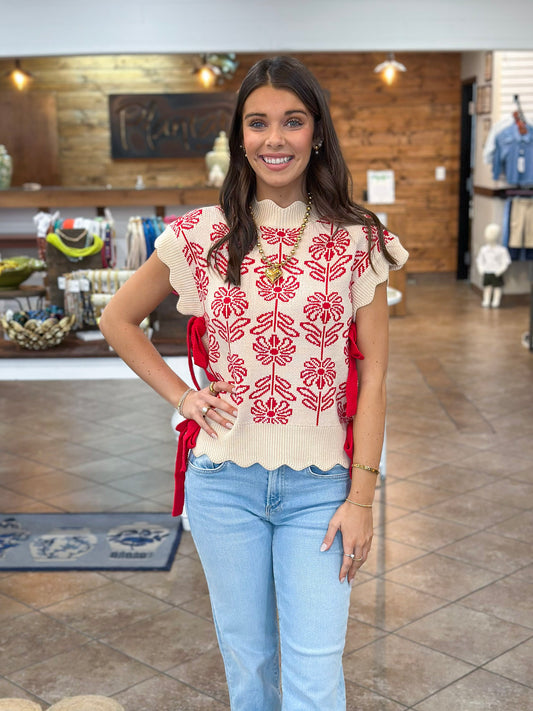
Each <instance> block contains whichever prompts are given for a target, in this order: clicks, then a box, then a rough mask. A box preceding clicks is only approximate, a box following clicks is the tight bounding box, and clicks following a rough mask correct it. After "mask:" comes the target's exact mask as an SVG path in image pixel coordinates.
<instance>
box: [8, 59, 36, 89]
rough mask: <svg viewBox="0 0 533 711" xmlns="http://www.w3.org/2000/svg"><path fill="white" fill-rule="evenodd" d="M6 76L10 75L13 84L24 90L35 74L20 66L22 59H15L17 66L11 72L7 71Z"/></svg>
mask: <svg viewBox="0 0 533 711" xmlns="http://www.w3.org/2000/svg"><path fill="white" fill-rule="evenodd" d="M6 77H9V79H11V81H12V82H13V84H14V85H15V86H16V87H17V89H18V90H19V91H24V89H25V88H26V87H27V85H28V84H29V82H30V81H31V80H32V79H33V74H30V72H27V71H26V70H25V69H22V67H21V66H20V60H19V59H15V68H14V69H12V70H11V71H10V72H7V73H6Z"/></svg>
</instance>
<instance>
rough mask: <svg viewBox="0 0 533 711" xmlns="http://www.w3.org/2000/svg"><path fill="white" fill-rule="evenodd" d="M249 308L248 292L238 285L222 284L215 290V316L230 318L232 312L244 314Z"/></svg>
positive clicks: (212, 306)
mask: <svg viewBox="0 0 533 711" xmlns="http://www.w3.org/2000/svg"><path fill="white" fill-rule="evenodd" d="M247 308H248V301H247V300H246V294H245V293H244V291H241V290H240V289H238V288H237V287H236V286H221V287H220V288H218V289H217V290H216V291H215V295H214V298H213V301H212V302H211V309H212V311H213V314H214V315H215V316H220V315H221V314H222V315H223V316H224V318H226V319H228V318H229V317H230V316H231V315H232V314H234V315H235V316H242V314H243V313H244V312H245V311H246V309H247Z"/></svg>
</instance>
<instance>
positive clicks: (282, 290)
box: [257, 274, 300, 303]
mask: <svg viewBox="0 0 533 711" xmlns="http://www.w3.org/2000/svg"><path fill="white" fill-rule="evenodd" d="M299 286H300V284H299V283H298V282H297V281H296V279H295V278H294V277H293V276H289V277H283V278H282V279H278V281H277V282H275V283H274V284H272V282H271V281H270V279H268V278H267V277H266V276H265V275H264V274H263V276H262V277H261V279H259V281H258V282H257V291H258V293H259V296H262V297H263V299H264V300H265V301H273V300H274V299H279V300H280V301H284V302H285V303H287V301H290V299H293V298H294V296H295V294H296V292H297V290H298V288H299Z"/></svg>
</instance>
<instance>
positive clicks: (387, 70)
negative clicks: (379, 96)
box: [374, 52, 407, 86]
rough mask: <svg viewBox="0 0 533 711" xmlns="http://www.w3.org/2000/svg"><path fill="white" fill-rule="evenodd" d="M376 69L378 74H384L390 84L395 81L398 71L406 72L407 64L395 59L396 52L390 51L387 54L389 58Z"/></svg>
mask: <svg viewBox="0 0 533 711" xmlns="http://www.w3.org/2000/svg"><path fill="white" fill-rule="evenodd" d="M374 71H375V72H376V73H377V74H382V75H383V79H384V80H385V81H386V82H387V84H388V85H389V86H390V85H391V84H392V82H393V81H394V79H395V77H396V74H397V73H398V72H406V71H407V68H406V66H405V64H402V63H401V62H398V61H397V60H396V59H394V52H389V53H388V54H387V59H386V60H385V61H384V62H381V64H378V66H377V67H375V69H374Z"/></svg>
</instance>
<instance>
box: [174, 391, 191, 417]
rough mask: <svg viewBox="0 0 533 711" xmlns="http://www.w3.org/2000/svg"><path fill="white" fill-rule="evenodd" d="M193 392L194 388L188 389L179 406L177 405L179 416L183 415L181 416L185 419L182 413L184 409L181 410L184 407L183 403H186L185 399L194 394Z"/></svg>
mask: <svg viewBox="0 0 533 711" xmlns="http://www.w3.org/2000/svg"><path fill="white" fill-rule="evenodd" d="M193 390H194V388H187V390H186V391H185V392H184V393H183V395H182V396H181V397H180V401H179V402H178V404H177V405H176V410H177V411H178V415H181V416H182V417H183V412H182V409H181V408H182V407H183V403H184V402H185V398H186V397H187V395H188V394H189V393H190V392H192V391H193Z"/></svg>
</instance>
